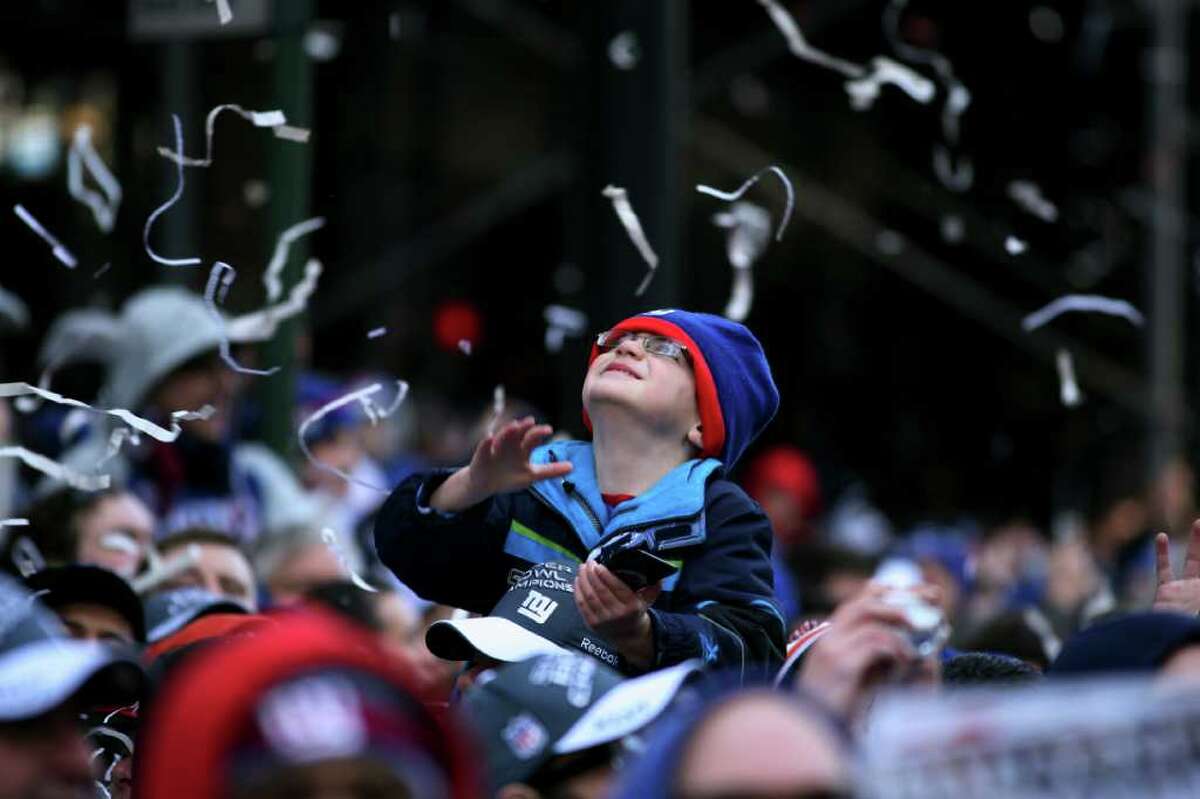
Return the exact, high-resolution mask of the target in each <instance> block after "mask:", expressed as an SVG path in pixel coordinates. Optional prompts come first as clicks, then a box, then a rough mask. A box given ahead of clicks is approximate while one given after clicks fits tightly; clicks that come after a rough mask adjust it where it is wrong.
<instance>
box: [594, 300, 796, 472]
mask: <svg viewBox="0 0 1200 799" xmlns="http://www.w3.org/2000/svg"><path fill="white" fill-rule="evenodd" d="M612 329H613V330H614V331H618V330H629V331H644V332H647V333H657V334H659V335H663V336H667V337H669V338H672V339H675V340H676V341H678V342H679V343H681V344H683V345H685V346H686V347H687V349H688V354H689V355H690V356H691V361H692V369H693V371H694V373H695V378H696V407H697V409H698V410H699V412H700V424H701V426H702V428H703V432H702V435H703V441H704V447H703V450H702V452H701V454H702V455H703V456H704V457H709V458H717V459H718V460H720V461H721V462H722V463H724V464H725V466H726V467H732V466H733V465H734V464H735V463H737V460H738V458H740V457H741V456H742V453H743V452H745V451H746V447H748V446H750V444H751V442H753V441H754V439H755V438H757V437H758V434H759V433H761V432H762V431H763V429H764V428H765V427H766V426H767V424H768V423H769V422H770V421H771V419H773V418H774V417H775V412H776V411H778V410H779V390H778V389H777V388H775V381H774V380H773V379H772V377H771V366H770V364H768V363H767V356H766V355H765V354H764V353H763V349H762V345H761V344H759V343H758V339H756V338H755V337H754V334H753V333H751V332H750V330H749V329H748V328H747V327H746V326H745V325H741V324H738V323H737V322H731V321H730V320H728V319H725V318H724V317H721V316H714V315H712V314H707V313H695V312H693V311H680V310H676V309H674V308H669V309H666V310H662V311H647V312H646V313H642V314H638V315H637V316H631V317H629V318H628V319H625V320H624V321H622V322H620V323H618V324H617V325H615V326H614V327H613V328H612ZM599 354H600V351H599V348H597V347H595V346H593V347H592V354H591V357H590V358H589V359H588V363H589V364H590V363H591V362H592V361H594V360H596V357H597V356H598V355H599ZM583 421H584V424H586V425H587V426H588V429H589V430H590V429H591V426H592V425H591V420H590V419H588V417H587V412H586V411H584V416H583Z"/></svg>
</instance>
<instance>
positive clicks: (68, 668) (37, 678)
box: [0, 575, 143, 799]
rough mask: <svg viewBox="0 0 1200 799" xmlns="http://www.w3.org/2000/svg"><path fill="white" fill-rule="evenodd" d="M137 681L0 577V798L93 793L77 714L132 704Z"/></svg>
mask: <svg viewBox="0 0 1200 799" xmlns="http://www.w3.org/2000/svg"><path fill="white" fill-rule="evenodd" d="M142 680H143V674H142V670H141V668H140V667H139V666H138V664H137V663H136V661H134V660H132V659H129V658H125V657H121V656H118V655H117V654H115V653H114V652H112V651H111V650H110V649H109V648H107V647H104V646H101V645H99V644H97V643H96V642H94V641H75V640H72V639H71V638H70V637H68V636H67V633H66V631H65V630H64V629H63V627H62V625H61V624H60V623H59V621H58V619H57V618H55V616H54V614H52V613H51V612H50V611H49V610H47V609H46V608H44V607H43V606H42V605H41V603H39V602H38V601H37V599H36V598H35V597H34V596H33V595H32V594H30V593H29V592H28V591H27V590H25V588H24V587H23V586H21V585H20V584H19V583H17V582H16V581H15V580H12V579H11V578H9V577H7V576H3V575H0V799H40V798H41V797H47V798H48V797H59V796H85V795H88V792H89V791H91V790H94V787H93V775H92V767H91V763H90V757H89V749H88V747H87V745H86V743H85V740H84V731H83V729H81V727H80V725H79V714H80V711H82V710H83V709H84V708H87V707H90V706H93V705H95V704H99V703H103V704H126V703H130V702H133V701H135V700H136V699H137V698H138V695H139V694H140V692H141V689H142Z"/></svg>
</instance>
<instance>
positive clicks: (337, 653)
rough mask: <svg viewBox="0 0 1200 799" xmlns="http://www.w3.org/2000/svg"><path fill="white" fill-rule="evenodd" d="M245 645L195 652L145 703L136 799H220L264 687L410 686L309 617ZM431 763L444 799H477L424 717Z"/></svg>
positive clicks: (457, 745)
mask: <svg viewBox="0 0 1200 799" xmlns="http://www.w3.org/2000/svg"><path fill="white" fill-rule="evenodd" d="M275 618H277V619H278V623H276V624H274V625H272V626H271V627H270V628H268V629H265V630H262V631H261V632H260V633H259V634H257V635H255V636H252V637H251V636H246V637H242V638H234V639H230V640H227V641H224V642H222V643H219V644H217V645H215V646H213V647H211V648H210V649H207V650H202V651H200V652H198V653H196V654H195V655H193V656H192V657H191V659H189V660H188V661H186V662H185V663H183V664H182V665H181V666H180V667H179V671H178V672H177V673H175V674H173V675H171V676H170V677H169V678H168V680H167V682H166V684H165V685H164V686H163V688H162V690H161V692H160V694H159V695H158V696H157V697H156V698H155V702H154V705H153V706H152V708H151V710H150V713H149V716H148V718H147V724H146V727H145V729H144V730H143V735H142V741H143V744H142V746H143V752H139V756H138V758H137V759H136V760H135V764H136V765H135V768H136V769H137V770H138V776H137V778H136V779H135V781H134V786H135V788H134V790H135V796H137V797H147V798H149V797H153V799H158V797H168V796H169V797H171V798H172V799H219V797H222V796H225V795H227V791H226V790H225V789H226V787H227V784H226V783H227V778H228V774H227V773H226V767H227V765H228V763H227V758H228V756H229V755H230V754H231V752H232V751H233V749H234V748H235V747H236V745H237V744H238V742H239V740H240V739H239V735H240V733H241V732H242V730H243V727H244V721H245V719H246V717H247V716H248V715H251V714H253V711H254V709H255V707H256V706H257V703H258V701H259V700H260V698H261V697H262V696H264V694H265V693H266V692H267V691H269V690H270V689H271V688H272V687H274V686H276V685H279V684H281V683H283V682H285V681H288V680H289V679H292V678H294V677H296V676H299V675H301V674H304V673H306V672H309V671H312V670H314V669H323V668H331V669H349V670H355V671H359V672H362V673H364V674H366V675H371V676H373V677H375V678H379V679H382V680H383V681H385V682H386V683H387V684H389V685H392V686H395V688H396V689H397V690H399V691H405V692H407V693H408V694H410V695H414V696H415V695H416V693H415V691H413V690H408V689H407V686H415V685H416V684H417V683H416V680H415V678H414V677H413V675H412V674H411V672H410V669H409V668H408V664H407V663H404V662H401V661H400V660H398V659H397V658H395V657H394V656H389V655H387V654H385V653H384V652H383V650H382V649H381V648H380V647H379V645H378V643H377V642H376V641H375V639H374V638H373V637H372V636H370V635H367V634H366V633H363V632H360V631H359V630H355V629H350V628H348V627H347V625H345V624H344V623H342V622H341V621H340V620H339V619H337V618H335V617H333V616H332V615H330V614H328V613H326V612H324V611H317V610H305V611H295V612H291V613H287V614H281V615H280V616H278V617H275ZM426 722H427V723H426V725H425V726H426V727H428V728H429V729H430V730H431V731H434V732H433V733H432V738H431V739H430V740H429V741H427V744H428V745H429V746H430V747H431V752H432V754H434V755H436V756H437V757H438V759H439V760H441V761H442V765H443V767H444V772H445V774H446V777H447V779H448V780H450V782H451V786H450V791H451V793H450V797H451V799H471V798H472V797H476V796H479V795H481V794H480V793H479V790H478V788H479V785H480V782H479V779H480V777H479V771H478V767H477V766H476V765H475V763H476V758H475V757H474V753H473V752H472V751H471V749H470V747H469V746H468V744H467V742H466V740H465V739H464V738H463V737H462V736H461V734H460V733H459V732H458V730H457V729H456V728H455V725H453V724H452V723H450V720H449V719H446V718H443V717H440V716H438V715H436V714H433V713H432V712H431V713H430V715H429V717H428V718H427V719H426Z"/></svg>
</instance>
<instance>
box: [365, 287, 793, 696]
mask: <svg viewBox="0 0 1200 799" xmlns="http://www.w3.org/2000/svg"><path fill="white" fill-rule="evenodd" d="M583 406H584V422H585V424H586V425H587V426H588V427H589V429H590V430H591V431H592V441H591V442H584V441H557V442H552V443H549V444H542V443H541V442H543V441H545V440H546V439H547V438H548V437H549V436H550V434H551V432H552V430H551V429H550V427H549V426H547V425H538V424H535V423H534V420H533V419H532V418H527V419H522V420H518V421H514V422H512V423H510V424H508V425H506V426H505V427H504V428H502V429H501V430H499V431H497V432H496V433H495V434H493V435H490V436H488V437H487V438H485V439H484V440H483V441H482V442H481V443H480V444H479V446H478V447H477V448H476V450H475V453H474V455H473V457H472V459H471V462H470V464H468V465H467V466H464V467H463V468H461V469H458V470H457V471H441V472H424V473H418V474H415V475H412V476H411V477H409V478H408V479H407V480H405V481H404V482H402V483H401V484H400V485H399V486H398V487H397V488H396V489H395V491H393V493H392V494H391V496H390V497H389V498H388V500H387V501H386V502H385V504H384V505H383V507H382V508H381V510H380V512H379V516H378V518H377V520H376V523H375V546H376V549H377V550H378V552H379V556H380V558H381V559H382V561H383V562H384V563H385V564H386V565H387V566H388V567H389V568H390V569H392V571H393V572H395V574H396V576H397V577H399V578H400V580H402V581H403V582H404V583H405V584H406V585H408V586H410V587H411V588H412V589H413V590H414V591H415V592H416V593H417V594H419V595H420V596H422V597H423V598H425V599H428V600H430V601H433V602H438V603H443V604H448V605H453V606H455V607H460V608H465V609H466V610H470V611H475V612H479V613H487V612H488V610H489V609H490V608H491V607H492V606H493V605H495V603H496V602H497V600H498V599H499V598H500V596H501V595H502V594H503V593H504V591H505V590H506V588H507V587H508V585H509V583H510V582H511V580H512V579H514V578H515V577H516V576H517V575H519V574H520V573H521V572H522V571H524V570H526V569H528V568H529V567H530V566H532V565H535V564H538V563H541V562H544V561H547V560H557V561H561V562H565V563H579V564H581V565H580V567H579V569H578V576H577V577H576V584H575V597H576V599H575V601H576V603H577V604H578V606H579V609H580V612H581V613H582V615H583V617H584V620H585V621H586V622H587V624H588V625H589V626H590V627H591V628H592V629H594V630H595V631H596V632H597V633H598V634H600V635H601V636H603V637H605V638H606V639H607V640H609V641H610V642H612V644H613V645H614V646H616V647H617V649H618V650H619V651H620V652H621V654H622V655H623V656H624V657H625V659H626V661H628V662H629V663H630V664H632V665H633V666H634V667H635V669H638V670H650V669H655V668H661V667H663V666H667V665H671V664H675V663H680V662H683V661H685V660H688V659H690V658H699V659H701V660H703V661H705V662H707V663H709V664H712V665H716V666H720V667H730V668H733V669H735V670H738V671H739V673H740V674H742V675H743V676H747V675H749V674H750V673H764V672H769V671H770V670H771V669H774V668H776V667H777V666H778V664H779V662H780V661H781V659H782V652H783V647H784V638H785V626H784V620H783V617H782V615H781V614H780V611H779V608H778V605H777V603H776V601H775V597H774V588H773V584H772V567H771V556H770V551H771V539H772V534H771V527H770V523H769V522H768V520H767V517H766V516H765V514H764V513H763V512H762V509H761V508H760V507H759V506H758V505H757V504H756V503H755V502H754V501H753V500H751V499H750V498H749V497H748V496H746V494H745V493H744V492H743V491H742V490H741V489H740V488H739V487H738V486H736V485H735V484H734V483H732V482H730V481H729V480H727V479H726V478H725V472H726V470H727V469H728V468H730V467H732V466H733V464H734V463H736V462H737V460H738V458H739V457H740V456H741V454H742V453H743V452H744V451H745V449H746V447H747V446H748V445H749V444H750V443H751V442H752V441H753V440H754V438H755V437H756V436H757V435H758V434H759V433H760V432H762V430H763V428H764V427H766V425H767V423H768V422H770V420H771V418H772V417H773V416H774V415H775V412H776V411H777V409H778V406H779V393H778V391H777V389H776V388H775V383H774V380H773V379H772V377H771V371H770V366H769V365H768V363H767V360H766V356H765V355H764V354H763V350H762V347H761V345H760V344H759V342H758V340H757V339H756V338H755V337H754V335H753V334H752V333H751V332H750V331H749V330H748V329H747V328H746V327H744V326H743V325H740V324H738V323H736V322H731V321H729V320H727V319H723V318H721V317H717V316H713V315H710V314H703V313H694V312H690V311H681V310H663V311H651V312H648V313H643V314H639V315H637V316H633V317H630V318H628V319H625V320H624V321H622V322H620V323H619V324H618V325H616V326H615V327H613V328H612V329H611V330H609V331H607V332H606V333H603V334H601V335H600V336H599V337H598V338H597V341H596V344H595V346H593V348H592V352H591V360H590V364H589V367H588V372H587V376H586V378H585V379H584V383H583ZM620 536H627V537H630V536H636V540H637V541H639V542H640V545H641V546H643V547H645V548H647V549H649V550H650V551H651V552H653V553H654V554H656V555H658V556H660V557H662V558H664V559H667V560H670V561H672V562H673V563H675V564H676V565H677V566H678V571H676V572H675V573H674V574H672V575H671V576H669V577H667V578H666V579H664V580H662V581H661V582H660V583H658V584H654V585H650V586H646V587H644V588H641V589H640V590H637V591H635V590H633V588H631V587H630V586H628V585H626V584H625V582H623V581H622V580H621V579H620V578H618V577H617V576H616V575H615V574H614V573H613V572H612V571H610V570H609V569H608V568H606V567H605V566H603V565H601V564H599V563H597V562H595V561H594V560H589V557H588V556H589V553H593V552H595V551H596V549H597V547H598V546H599V545H600V544H602V543H605V544H607V543H609V542H613V541H614V540H617V539H618V537H620Z"/></svg>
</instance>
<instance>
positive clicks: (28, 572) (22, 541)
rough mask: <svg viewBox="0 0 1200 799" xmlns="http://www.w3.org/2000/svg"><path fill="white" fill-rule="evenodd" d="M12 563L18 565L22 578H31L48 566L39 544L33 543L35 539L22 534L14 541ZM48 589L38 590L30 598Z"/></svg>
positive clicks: (11, 554)
mask: <svg viewBox="0 0 1200 799" xmlns="http://www.w3.org/2000/svg"><path fill="white" fill-rule="evenodd" d="M10 557H11V558H12V564H13V565H14V566H16V567H17V572H18V573H19V574H20V575H21V577H22V578H29V577H32V576H33V575H35V574H37V573H38V572H40V571H41V570H42V569H44V568H46V558H45V556H43V555H42V551H41V550H40V549H38V546H37V544H35V543H33V539H32V538H30V537H29V536H25V535H23V536H21V537H20V538H18V539H17V540H16V541H14V542H13V546H12V552H11V553H10ZM43 593H48V592H47V591H45V590H43V591H38V592H37V593H35V594H34V595H33V596H32V597H30V599H33V598H34V597H39V596H41V595H42V594H43Z"/></svg>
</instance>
